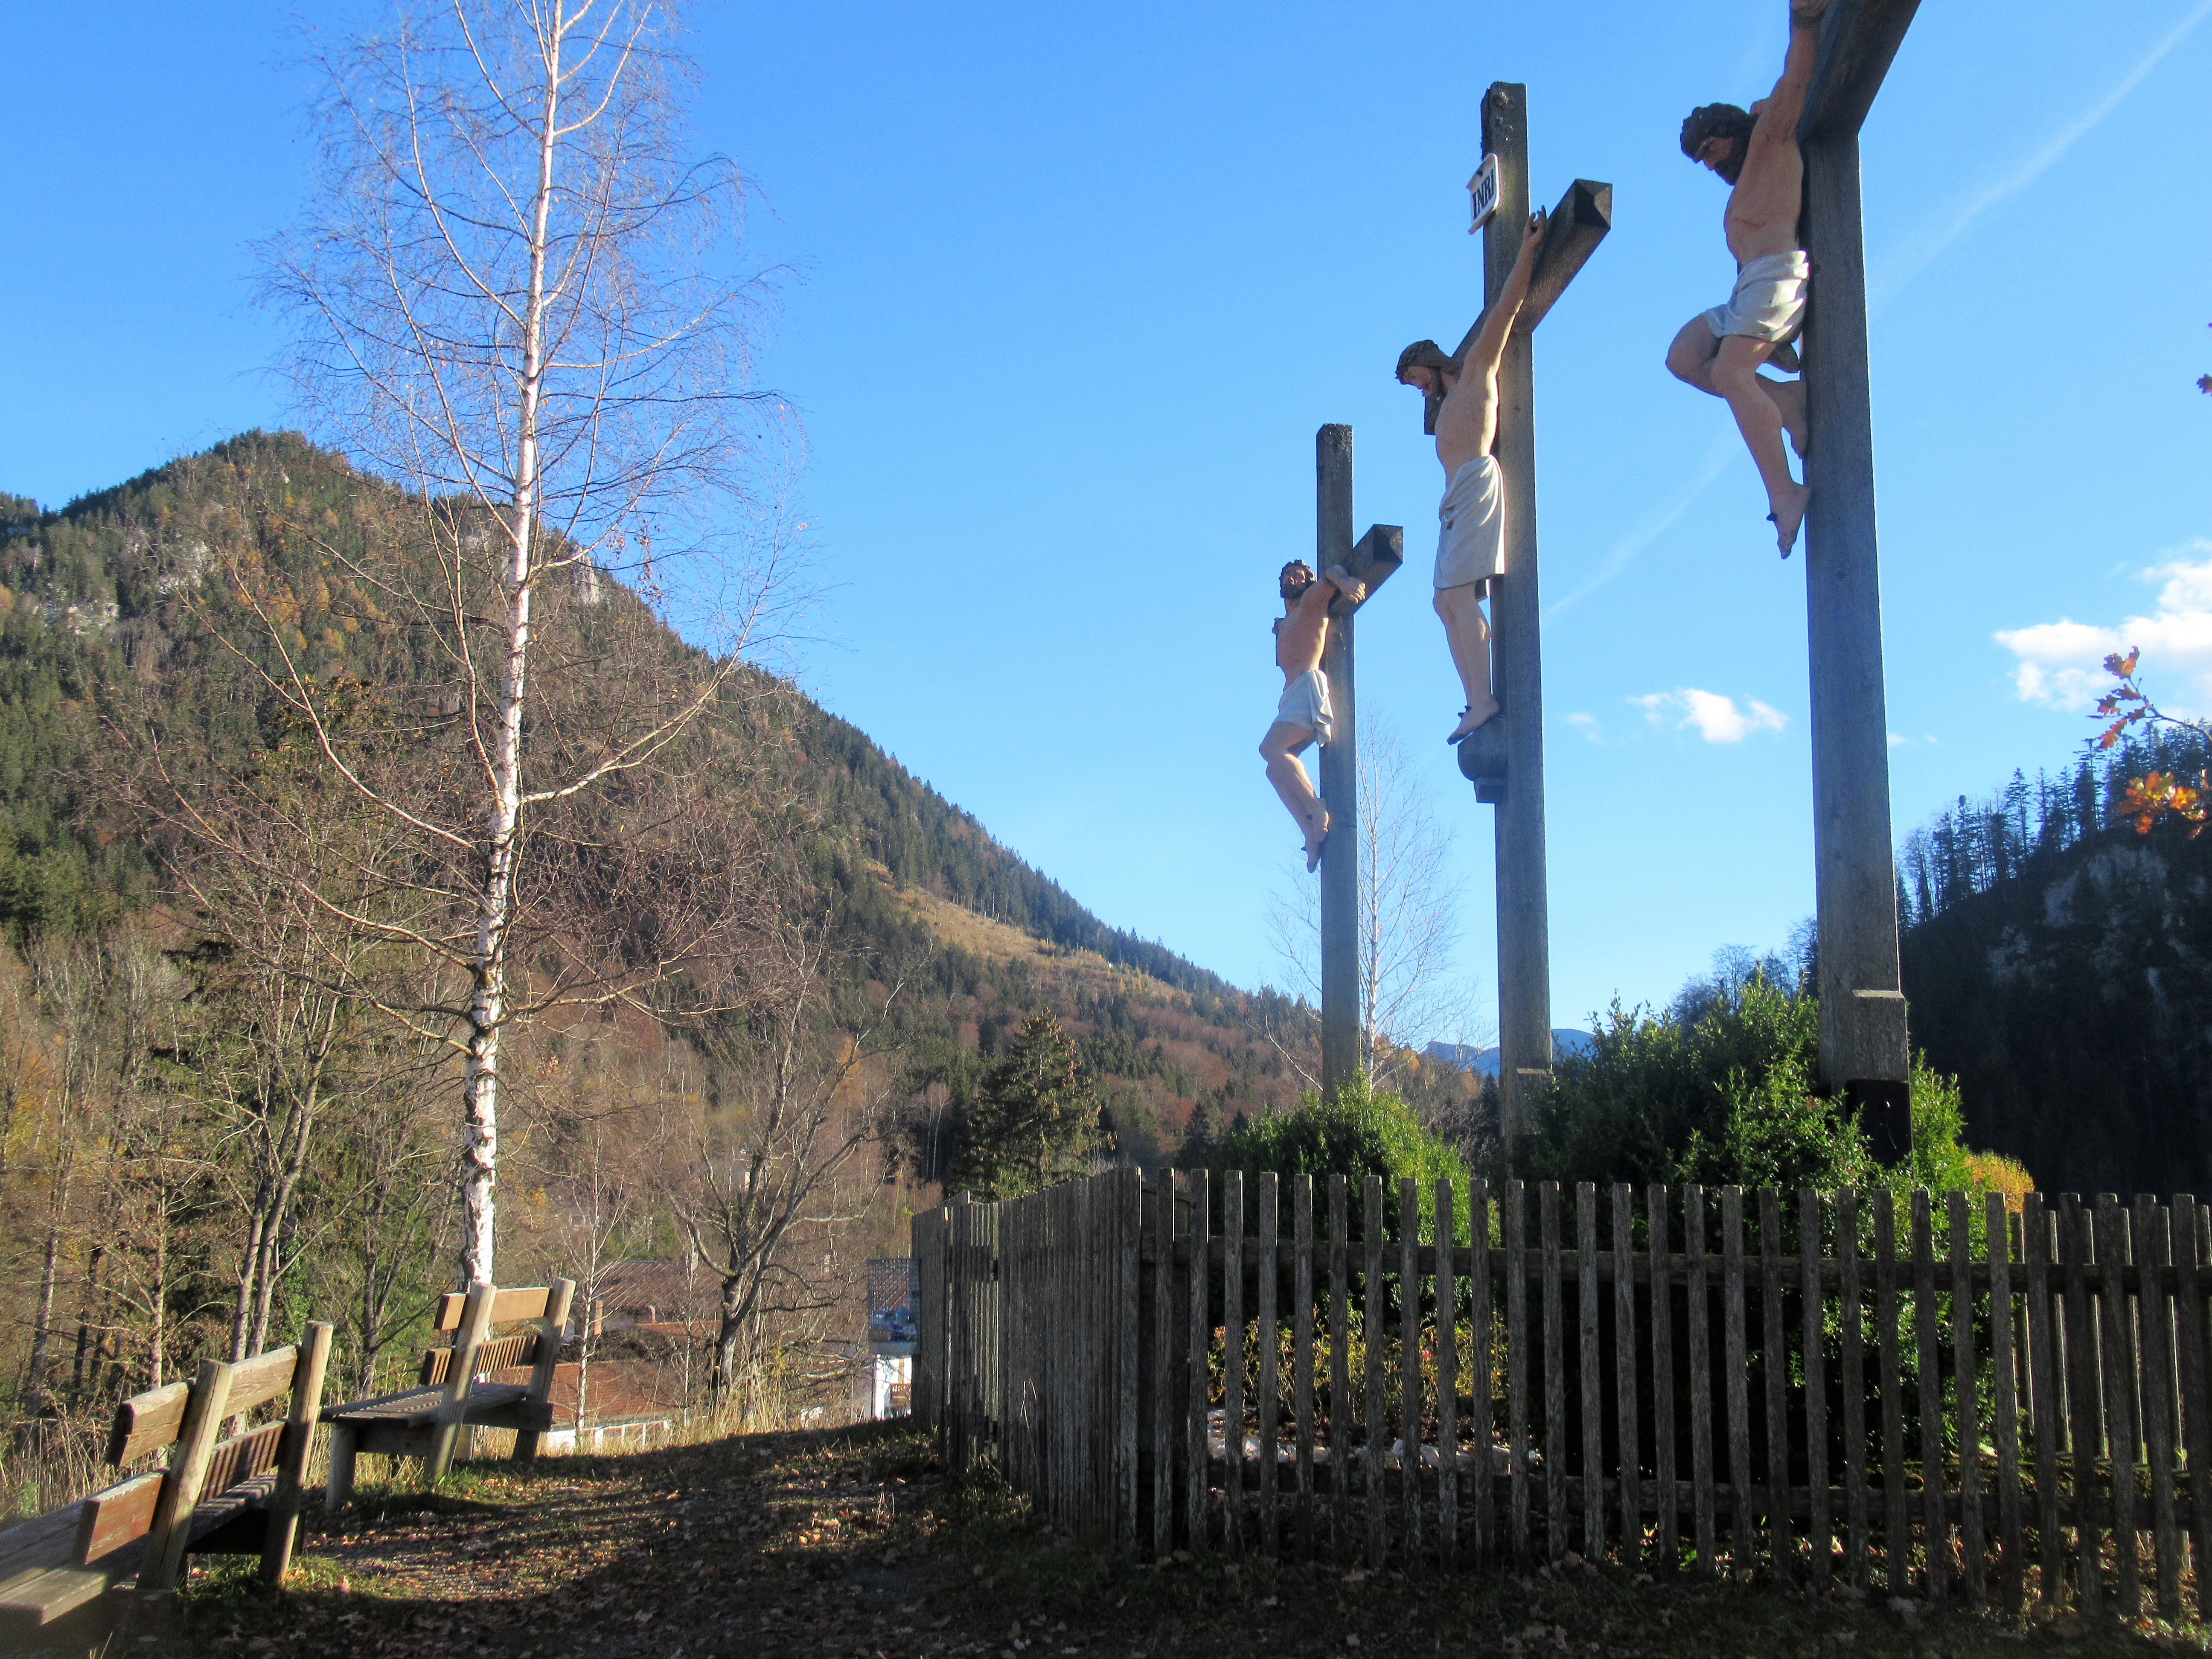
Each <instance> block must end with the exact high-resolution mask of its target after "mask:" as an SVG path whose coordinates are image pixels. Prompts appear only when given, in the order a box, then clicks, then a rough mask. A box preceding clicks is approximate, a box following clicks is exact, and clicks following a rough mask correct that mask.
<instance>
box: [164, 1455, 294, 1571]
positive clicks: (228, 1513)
mask: <svg viewBox="0 0 2212 1659" xmlns="http://www.w3.org/2000/svg"><path fill="white" fill-rule="evenodd" d="M275 1494H276V1471H275V1470H273V1469H272V1470H270V1472H269V1473H268V1474H259V1475H256V1476H255V1477H254V1478H253V1479H252V1480H246V1481H243V1482H241V1483H240V1484H239V1485H237V1486H232V1487H230V1488H228V1490H227V1491H224V1492H219V1493H217V1494H216V1496H215V1497H213V1498H202V1499H201V1500H200V1503H199V1507H198V1508H197V1509H195V1510H193V1511H192V1533H191V1542H190V1543H189V1544H188V1545H187V1546H186V1547H187V1548H188V1549H190V1550H191V1551H192V1552H193V1553H196V1554H199V1555H258V1554H260V1553H261V1547H262V1545H263V1544H264V1543H265V1542H266V1541H267V1540H268V1534H269V1500H270V1498H271V1497H273V1496H274V1495H275Z"/></svg>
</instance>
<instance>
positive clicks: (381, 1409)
mask: <svg viewBox="0 0 2212 1659" xmlns="http://www.w3.org/2000/svg"><path fill="white" fill-rule="evenodd" d="M529 1392H530V1390H529V1389H528V1388H527V1387H526V1386H525V1385H523V1384H521V1383H478V1384H477V1386H476V1387H475V1388H473V1389H470V1390H469V1395H468V1399H467V1401H466V1407H467V1409H466V1411H465V1413H464V1414H463V1420H464V1421H465V1422H469V1423H479V1422H481V1421H482V1420H483V1419H482V1417H481V1415H480V1413H483V1412H486V1411H493V1410H497V1409H499V1408H501V1407H507V1406H511V1405H513V1403H514V1402H515V1401H519V1400H520V1399H522V1398H523V1397H524V1396H525V1395H527V1394H528V1393H529ZM445 1399H446V1391H445V1390H444V1389H401V1390H400V1391H399V1392H398V1394H385V1395H378V1396H377V1397H376V1398H375V1399H374V1400H356V1401H352V1402H351V1403H350V1404H349V1405H343V1406H340V1407H337V1409H336V1410H335V1411H328V1412H325V1413H323V1421H325V1423H343V1424H345V1425H348V1426H349V1427H352V1428H356V1429H366V1430H374V1429H382V1428H398V1429H420V1428H428V1427H432V1426H435V1424H436V1423H437V1421H438V1411H439V1408H440V1407H441V1406H443V1405H444V1403H445ZM362 1450H363V1451H370V1450H374V1448H373V1447H372V1446H370V1445H369V1444H368V1442H367V1441H366V1440H364V1441H363V1442H362Z"/></svg>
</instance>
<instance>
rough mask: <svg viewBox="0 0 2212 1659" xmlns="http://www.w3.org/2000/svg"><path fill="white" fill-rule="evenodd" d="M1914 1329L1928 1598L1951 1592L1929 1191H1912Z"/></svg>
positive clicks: (1935, 1600) (1937, 1600) (1937, 1599)
mask: <svg viewBox="0 0 2212 1659" xmlns="http://www.w3.org/2000/svg"><path fill="white" fill-rule="evenodd" d="M1912 1334H1913V1338H1914V1341H1915V1344H1916V1346H1917V1356H1918V1359H1919V1365H1918V1371H1919V1381H1920V1425H1919V1426H1920V1529H1921V1550H1922V1553H1923V1557H1924V1559H1925V1560H1926V1562H1927V1565H1928V1600H1929V1605H1931V1606H1933V1607H1942V1606H1943V1605H1944V1603H1945V1602H1946V1601H1948V1599H1949V1597H1950V1591H1951V1586H1950V1556H1951V1526H1950V1520H1949V1517H1948V1516H1947V1515H1946V1514H1945V1512H1944V1511H1945V1505H1944V1502H1943V1484H1944V1483H1943V1411H1942V1400H1943V1383H1942V1369H1941V1365H1942V1322H1941V1321H1940V1320H1939V1319H1938V1318H1937V1316H1936V1238H1935V1229H1934V1225H1933V1222H1932V1218H1931V1215H1930V1211H1929V1202H1928V1194H1926V1193H1923V1192H1916V1193H1914V1194H1912Z"/></svg>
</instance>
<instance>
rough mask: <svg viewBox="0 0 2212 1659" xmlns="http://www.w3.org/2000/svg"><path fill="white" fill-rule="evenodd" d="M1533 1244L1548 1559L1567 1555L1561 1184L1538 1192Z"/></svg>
mask: <svg viewBox="0 0 2212 1659" xmlns="http://www.w3.org/2000/svg"><path fill="white" fill-rule="evenodd" d="M1536 1227H1537V1241H1538V1243H1539V1244H1540V1246H1541V1249H1542V1250H1543V1253H1544V1523H1545V1545H1546V1553H1547V1556H1548V1557H1549V1558H1550V1559H1552V1560H1553V1561H1557V1560H1558V1559H1559V1558H1560V1557H1561V1556H1563V1555H1565V1553H1567V1458H1566V1444H1567V1352H1566V1339H1565V1329H1564V1327H1565V1308H1564V1305H1563V1304H1564V1298H1563V1297H1562V1295H1561V1279H1560V1273H1561V1263H1560V1260H1559V1182H1556V1181H1547V1182H1541V1184H1539V1185H1538V1187H1537V1188H1536Z"/></svg>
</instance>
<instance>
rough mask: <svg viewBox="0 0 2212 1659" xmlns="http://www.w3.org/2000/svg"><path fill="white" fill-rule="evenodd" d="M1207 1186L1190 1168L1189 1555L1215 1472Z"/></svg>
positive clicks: (1208, 1520)
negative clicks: (1209, 1419) (1209, 1416)
mask: <svg viewBox="0 0 2212 1659" xmlns="http://www.w3.org/2000/svg"><path fill="white" fill-rule="evenodd" d="M1207 1184H1208V1183H1207V1178H1206V1171H1205V1170H1192V1171H1191V1172H1190V1309H1189V1312H1190V1346H1189V1348H1188V1352H1187V1356H1186V1357H1187V1358H1188V1359H1189V1361H1190V1384H1189V1389H1190V1392H1189V1395H1188V1404H1189V1409H1190V1418H1189V1427H1188V1434H1189V1444H1188V1449H1186V1450H1185V1452H1184V1454H1183V1455H1184V1456H1185V1457H1186V1458H1188V1460H1189V1463H1188V1479H1187V1481H1186V1492H1185V1496H1184V1498H1183V1520H1184V1524H1185V1525H1186V1526H1187V1527H1188V1529H1189V1537H1188V1541H1187V1544H1188V1548H1189V1550H1190V1553H1192V1554H1193V1555H1203V1554H1205V1553H1206V1550H1207V1548H1208V1547H1209V1546H1210V1545H1211V1543H1212V1539H1211V1537H1210V1536H1209V1534H1211V1533H1212V1529H1213V1528H1212V1516H1211V1515H1210V1514H1208V1512H1207V1511H1208V1510H1210V1509H1211V1508H1212V1504H1210V1503H1209V1502H1208V1496H1207V1495H1208V1492H1210V1490H1211V1488H1212V1485H1213V1476H1212V1468H1211V1467H1210V1465H1211V1463H1212V1456H1211V1450H1212V1449H1211V1448H1210V1447H1209V1446H1208V1445H1207V1444H1206V1441H1207V1438H1208V1437H1207V1434H1206V1407H1207V1405H1208V1404H1209V1403H1211V1402H1210V1401H1209V1399H1208V1395H1209V1394H1210V1393H1211V1392H1212V1389H1211V1381H1212V1379H1211V1377H1210V1376H1209V1375H1208V1368H1207V1365H1206V1350H1207V1349H1208V1348H1209V1347H1211V1346H1212V1343H1213V1285H1212V1275H1211V1274H1210V1273H1208V1272H1207V1268H1208V1267H1209V1266H1210V1265H1211V1264H1210V1263H1209V1261H1208V1260H1207V1257H1208V1255H1210V1254H1211V1253H1210V1252H1209V1251H1208V1250H1207V1249H1206V1243H1207V1239H1206V1235H1207V1234H1208V1232H1209V1231H1211V1230H1212V1223H1213V1214H1212V1208H1213V1206H1212V1198H1213V1194H1212V1193H1211V1192H1209V1191H1208V1190H1207Z"/></svg>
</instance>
